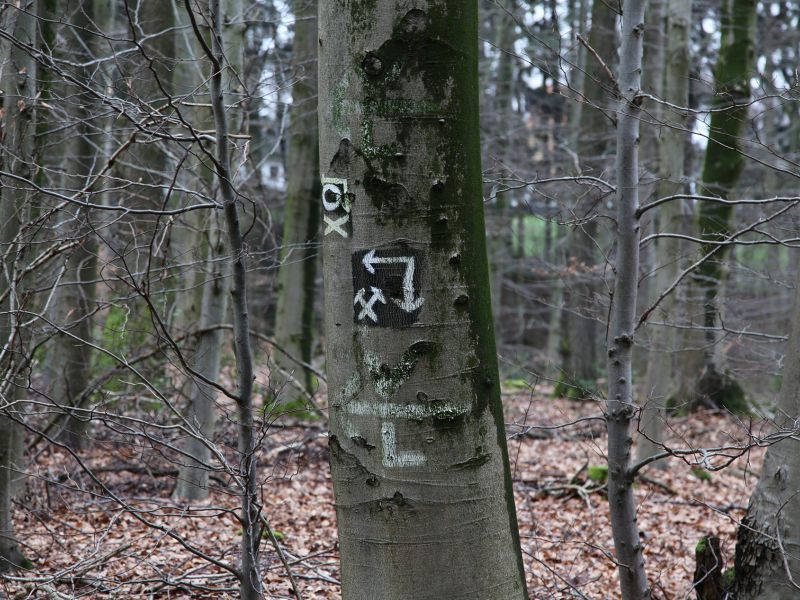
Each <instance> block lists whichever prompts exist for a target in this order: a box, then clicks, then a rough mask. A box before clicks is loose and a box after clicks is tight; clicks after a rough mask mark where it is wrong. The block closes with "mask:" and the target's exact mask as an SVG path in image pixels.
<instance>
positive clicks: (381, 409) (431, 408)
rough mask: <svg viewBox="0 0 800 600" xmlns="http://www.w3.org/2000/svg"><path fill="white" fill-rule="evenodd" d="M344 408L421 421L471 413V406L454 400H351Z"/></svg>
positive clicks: (384, 416)
mask: <svg viewBox="0 0 800 600" xmlns="http://www.w3.org/2000/svg"><path fill="white" fill-rule="evenodd" d="M343 409H344V410H345V411H347V412H348V413H350V414H351V415H356V416H365V417H366V416H369V417H380V418H381V419H411V420H415V421H419V420H422V419H425V418H428V417H434V416H435V417H445V418H448V419H453V418H455V417H458V416H462V415H466V414H468V413H469V407H467V406H459V405H457V404H455V403H454V402H446V403H441V402H439V403H436V404H435V405H428V404H390V403H388V402H351V403H349V404H346V405H344V406H343Z"/></svg>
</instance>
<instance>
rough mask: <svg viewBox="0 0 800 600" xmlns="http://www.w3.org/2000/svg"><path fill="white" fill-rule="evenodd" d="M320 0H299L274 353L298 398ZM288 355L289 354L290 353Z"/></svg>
mask: <svg viewBox="0 0 800 600" xmlns="http://www.w3.org/2000/svg"><path fill="white" fill-rule="evenodd" d="M317 46H318V41H317V2H316V1H312V0H297V1H295V29H294V45H293V48H294V60H293V63H294V76H295V77H296V78H297V80H296V82H295V84H294V86H293V87H292V106H291V109H290V111H289V120H290V125H289V140H288V147H287V150H286V178H287V181H286V186H287V187H286V211H285V220H284V227H283V231H284V234H283V245H282V248H281V266H280V270H279V272H278V307H277V311H276V316H275V340H276V341H277V342H278V344H279V345H280V346H281V347H282V348H283V349H284V350H286V354H284V353H277V354H276V355H275V357H274V359H275V363H276V365H277V367H278V369H280V370H282V371H283V374H279V373H273V377H272V380H271V382H270V385H271V387H272V388H273V389H274V391H275V393H276V394H281V395H282V396H283V398H284V399H297V397H298V396H297V394H296V393H295V392H293V385H292V384H291V383H287V381H288V378H287V377H286V374H289V375H291V376H292V377H293V378H294V379H295V380H296V381H298V382H300V384H301V385H302V387H304V388H305V390H306V391H307V392H311V391H313V390H312V388H313V376H312V374H311V372H310V371H308V370H306V369H303V368H302V367H301V366H299V364H298V360H299V361H302V362H305V363H310V362H311V359H312V349H313V342H314V331H315V329H316V328H315V327H314V295H315V294H314V287H315V285H314V284H315V280H316V276H317V254H318V252H317V242H318V239H317V236H318V229H319V217H320V207H319V197H320V192H321V186H320V183H319V143H318V133H317V64H316V63H317ZM287 355H288V356H287Z"/></svg>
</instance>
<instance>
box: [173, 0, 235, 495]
mask: <svg viewBox="0 0 800 600" xmlns="http://www.w3.org/2000/svg"><path fill="white" fill-rule="evenodd" d="M240 6H241V5H240V0H226V1H225V2H224V10H225V26H224V30H223V36H224V46H225V57H226V59H227V63H226V64H227V65H229V66H230V67H231V68H232V69H233V71H235V73H232V72H231V69H226V70H225V71H224V73H223V75H222V85H223V89H224V90H225V93H226V96H225V98H226V100H227V101H226V103H225V106H228V105H231V104H232V103H233V101H235V100H236V99H238V98H237V97H236V95H235V94H233V93H231V91H232V90H234V89H236V88H238V86H239V82H238V80H237V76H236V74H237V73H241V72H242V64H243V60H244V58H243V41H244V33H243V31H242V29H241V27H240V26H239V24H238V23H239V22H240V20H239V16H240ZM176 19H177V16H176ZM187 26H188V23H187ZM187 37H189V38H191V39H187V40H186V45H187V46H188V47H187V53H189V54H190V55H192V56H193V57H194V58H195V59H197V58H199V52H198V50H200V49H199V46H198V45H197V40H196V39H195V38H194V36H187ZM200 64H202V63H200ZM201 79H205V77H203V76H201ZM199 87H200V86H199V85H198V88H199ZM231 113H232V114H231V115H230V116H227V117H226V118H227V120H228V122H229V123H231V127H232V128H234V129H235V128H237V127H238V126H239V124H240V123H241V119H242V116H243V115H242V113H241V111H238V110H236V111H231ZM195 114H196V116H197V118H198V122H199V123H200V127H201V128H205V127H204V126H203V125H204V123H205V122H206V121H207V120H208V116H209V115H208V113H207V112H206V111H205V110H203V109H198V110H197V112H196V113H195ZM195 167H196V168H197V169H198V170H199V171H200V175H201V177H200V178H199V181H202V182H204V183H207V184H208V187H209V188H213V185H212V182H211V181H210V180H211V179H212V178H213V175H214V174H213V173H212V172H210V171H209V170H208V169H207V167H206V166H205V165H204V164H202V162H201V161H198V164H196V165H195ZM218 218H219V215H216V214H214V215H209V217H208V220H207V221H202V222H200V223H199V228H200V229H201V231H202V235H203V237H204V238H206V239H207V244H206V248H204V249H203V250H204V252H202V254H205V256H206V258H205V261H204V263H205V264H204V268H203V269H201V271H200V272H199V273H198V274H197V277H196V285H198V287H199V288H200V290H201V299H200V312H199V327H200V333H198V334H197V336H196V348H194V349H192V352H193V363H194V370H195V371H196V372H197V373H198V374H199V375H200V376H201V377H203V378H205V379H206V380H208V381H217V379H218V378H219V371H220V356H221V350H222V344H223V341H224V336H223V333H222V331H221V330H219V329H215V330H210V329H209V328H210V327H211V326H213V325H216V324H218V323H223V322H225V321H226V318H227V315H228V295H229V290H230V269H229V265H228V263H227V260H226V249H225V243H224V232H223V230H222V228H221V227H220V224H219V223H218V222H217V220H218ZM193 222H197V221H195V220H192V219H190V221H189V225H191V224H192V223H193ZM189 231H191V229H190V228H189ZM182 237H183V238H184V241H188V240H185V236H182ZM187 308H188V307H187ZM192 312H193V311H188V310H187V311H186V312H185V313H184V315H183V318H184V319H185V318H186V317H188V316H189V315H190V314H191V313H192ZM187 325H189V323H187ZM190 379H191V381H190V382H189V385H190V386H191V387H190V390H191V391H190V393H189V411H188V415H187V416H188V419H189V421H190V422H191V423H192V424H193V425H194V426H195V427H196V432H195V433H194V434H192V435H190V436H189V437H188V438H187V439H186V441H185V445H184V451H185V452H186V453H187V454H188V455H189V456H190V457H191V459H189V460H188V462H186V463H185V464H183V465H182V466H181V469H180V473H179V475H178V482H177V484H176V486H175V490H174V491H173V497H175V498H178V499H183V500H205V499H206V498H208V495H209V489H208V476H209V470H210V469H211V465H210V464H209V460H210V459H211V451H210V449H209V444H210V443H213V438H214V433H215V431H216V404H215V399H216V396H217V392H216V390H215V388H214V387H213V386H211V385H208V384H206V383H204V382H203V381H202V380H200V379H192V378H190Z"/></svg>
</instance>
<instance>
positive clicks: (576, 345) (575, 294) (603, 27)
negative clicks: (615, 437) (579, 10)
mask: <svg viewBox="0 0 800 600" xmlns="http://www.w3.org/2000/svg"><path fill="white" fill-rule="evenodd" d="M616 23H617V12H616V11H615V10H614V9H613V8H612V6H611V5H610V4H608V3H607V2H603V1H602V0H595V1H594V2H593V3H592V28H591V30H590V32H589V46H591V47H592V48H593V49H594V51H595V52H596V53H597V55H598V56H599V57H600V58H601V59H602V60H603V62H604V63H605V66H603V65H601V64H600V62H599V61H598V60H597V58H595V57H594V56H588V57H587V58H586V74H585V75H584V77H585V83H584V90H585V93H584V95H585V98H586V104H585V105H584V107H583V109H582V110H581V113H580V124H579V128H580V136H579V139H580V142H579V143H580V148H581V152H580V155H581V171H582V172H583V173H584V174H586V175H591V176H593V177H603V176H604V175H606V174H607V171H608V167H609V166H610V164H609V163H610V159H609V149H610V147H611V144H610V142H611V136H610V135H609V117H608V116H607V114H606V113H607V112H608V109H609V103H610V101H609V99H610V97H611V96H610V94H609V90H610V89H611V87H612V83H611V81H609V78H608V76H607V75H606V67H608V68H610V69H613V68H614V65H616V63H617V43H616V40H617V35H616ZM603 200H604V192H602V191H601V192H598V191H597V190H596V189H595V188H589V189H587V190H586V191H585V192H583V193H582V194H581V198H580V199H579V200H578V202H577V203H576V205H575V208H574V213H573V215H572V218H573V219H574V220H575V222H576V226H575V228H574V230H573V231H572V232H571V237H570V240H569V250H568V261H569V265H568V267H569V271H570V272H571V273H573V274H574V275H572V276H571V277H570V278H569V281H567V282H566V284H565V289H564V307H565V310H566V311H567V312H566V313H565V321H566V336H565V337H564V338H563V340H562V349H563V355H564V357H565V364H564V365H563V375H562V376H563V378H564V382H563V383H565V384H566V385H560V386H559V389H558V390H557V391H558V392H559V393H560V394H562V395H568V396H576V397H584V396H586V395H589V394H591V390H593V389H594V386H595V381H596V380H597V377H598V376H599V374H600V357H599V348H600V345H599V344H598V343H597V342H596V340H598V339H600V336H601V335H602V334H601V331H600V326H599V321H598V318H597V316H596V315H595V314H594V310H595V307H596V305H597V299H596V298H595V295H596V293H597V283H598V281H599V278H598V276H597V275H596V274H595V270H594V269H595V266H596V262H597V257H596V255H597V252H596V245H597V235H598V229H597V221H596V220H595V216H596V211H597V208H598V206H599V205H601V204H602V202H603Z"/></svg>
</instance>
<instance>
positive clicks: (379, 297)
mask: <svg viewBox="0 0 800 600" xmlns="http://www.w3.org/2000/svg"><path fill="white" fill-rule="evenodd" d="M369 289H370V290H371V291H372V296H371V297H370V299H369V300H367V299H366V292H367V290H365V289H364V288H361V289H360V290H358V293H357V294H356V297H355V299H354V300H353V306H355V305H356V304H361V306H362V308H361V312H360V313H358V320H359V321H363V320H364V319H366V318H367V317H369V318H370V319H372V321H373V322H374V323H377V322H378V315H377V314H375V311H374V310H373V307H374V306H375V303H376V302H381V303H382V304H386V298H384V297H383V292H381V290H380V289H378V288H376V287H374V286H370V288H369Z"/></svg>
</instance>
